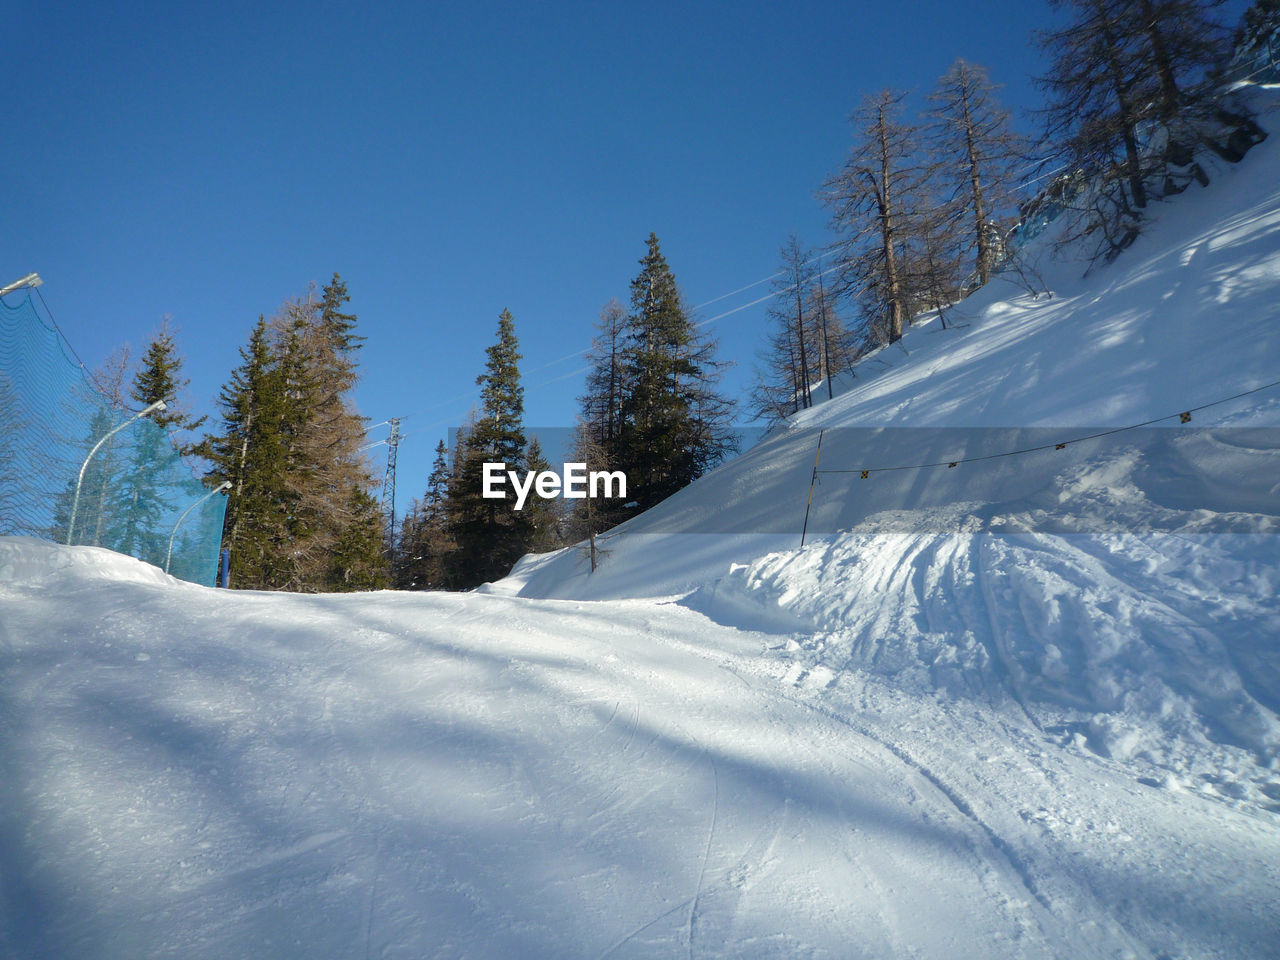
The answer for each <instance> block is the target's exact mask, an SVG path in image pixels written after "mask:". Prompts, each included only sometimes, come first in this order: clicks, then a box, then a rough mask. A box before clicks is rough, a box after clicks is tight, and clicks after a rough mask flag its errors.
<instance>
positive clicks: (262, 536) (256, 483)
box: [200, 317, 290, 589]
mask: <svg viewBox="0 0 1280 960" xmlns="http://www.w3.org/2000/svg"><path fill="white" fill-rule="evenodd" d="M240 358H241V364H240V366H239V367H237V368H236V370H235V371H233V373H232V374H231V379H230V381H228V383H227V384H226V386H224V387H223V388H222V391H221V393H220V394H219V398H218V408H219V411H220V413H221V418H222V424H221V432H220V433H218V434H216V435H212V436H208V437H206V438H205V441H204V443H203V444H202V445H201V449H200V453H201V455H202V456H204V457H205V458H206V459H207V460H208V461H209V462H210V463H211V464H212V469H211V470H210V471H209V473H208V474H207V475H206V482H208V483H210V484H211V485H212V484H217V483H221V482H223V481H230V483H231V489H230V490H229V491H228V496H227V512H226V520H225V523H224V526H223V539H222V546H223V548H224V549H228V550H230V551H231V583H232V585H233V586H236V587H244V588H246V589H269V588H272V587H278V586H280V585H282V583H283V581H284V580H285V579H286V577H287V573H286V571H287V569H288V559H287V558H288V552H289V546H290V517H289V503H290V500H289V496H288V493H287V490H288V484H287V483H286V480H285V473H286V470H287V468H288V460H287V443H288V438H287V436H286V433H285V427H286V410H287V409H288V403H289V401H288V397H287V395H286V390H285V386H286V384H285V377H284V373H283V371H282V369H281V365H280V361H279V358H278V357H277V356H276V355H275V351H274V350H273V347H272V344H271V341H270V336H269V332H268V330H267V325H266V321H265V320H264V319H263V318H262V317H259V318H258V323H257V325H256V326H255V327H254V329H253V332H252V334H251V335H250V337H249V342H248V344H247V345H246V346H244V347H242V348H241V349H240Z"/></svg>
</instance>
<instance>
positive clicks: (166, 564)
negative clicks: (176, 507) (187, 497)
mask: <svg viewBox="0 0 1280 960" xmlns="http://www.w3.org/2000/svg"><path fill="white" fill-rule="evenodd" d="M230 489H231V481H230V480H223V481H222V483H221V484H220V485H218V486H216V487H214V488H213V489H212V490H210V491H209V492H208V493H206V494H205V495H204V496H203V497H201V498H200V499H199V500H197V501H196V502H195V503H193V504H192V505H191V506H189V507H187V509H185V510H183V511H182V516H180V517H179V518H178V522H177V523H175V524H174V525H173V532H172V533H170V534H169V552H168V553H166V554H165V555H164V572H165V573H168V572H169V561H170V560H172V559H173V538H174V537H176V536H177V535H178V528H179V527H180V526H182V521H183V520H185V519H187V514H188V513H190V512H191V511H192V510H194V509H195V508H196V507H198V506H200V504H202V503H204V502H205V501H206V500H208V499H209V498H210V497H212V496H213V495H214V494H215V493H221V492H222V491H223V490H230Z"/></svg>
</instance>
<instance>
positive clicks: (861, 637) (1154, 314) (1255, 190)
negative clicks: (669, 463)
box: [495, 91, 1280, 806]
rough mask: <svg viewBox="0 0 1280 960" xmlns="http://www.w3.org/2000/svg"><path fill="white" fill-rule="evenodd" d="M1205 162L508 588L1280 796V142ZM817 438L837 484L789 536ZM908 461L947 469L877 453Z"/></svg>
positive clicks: (1181, 777)
mask: <svg viewBox="0 0 1280 960" xmlns="http://www.w3.org/2000/svg"><path fill="white" fill-rule="evenodd" d="M1274 101H1275V93H1274V91H1273V92H1272V93H1270V94H1265V95H1261V96H1259V101H1258V102H1259V104H1260V106H1262V107H1264V109H1263V122H1264V124H1265V125H1268V126H1270V127H1273V128H1280V123H1278V122H1277V120H1278V119H1280V117H1278V116H1277V113H1276V110H1275V109H1274V107H1271V108H1268V107H1266V105H1267V104H1268V103H1274ZM1214 177H1215V179H1214V182H1213V183H1212V184H1211V186H1210V187H1209V188H1208V189H1205V190H1197V191H1195V192H1192V193H1188V194H1186V195H1183V196H1182V197H1179V198H1177V199H1176V200H1175V201H1172V202H1169V203H1166V204H1163V205H1161V206H1160V207H1159V208H1158V209H1157V210H1155V211H1154V213H1153V216H1152V218H1151V223H1150V224H1149V226H1148V229H1147V232H1146V234H1145V235H1144V236H1143V237H1142V238H1140V239H1139V240H1138V242H1137V243H1135V244H1134V246H1133V247H1131V248H1130V249H1129V250H1127V251H1126V252H1125V253H1124V254H1123V255H1122V256H1120V257H1119V258H1118V259H1117V260H1116V261H1115V262H1114V263H1111V264H1109V265H1095V266H1094V267H1093V268H1092V269H1091V270H1090V271H1089V273H1088V275H1087V276H1082V274H1083V273H1084V272H1085V265H1083V264H1080V263H1076V262H1058V261H1055V260H1054V259H1053V258H1054V256H1055V254H1054V251H1053V250H1052V246H1051V244H1050V243H1049V242H1048V240H1049V239H1051V238H1045V240H1044V241H1043V242H1041V243H1040V245H1039V246H1038V247H1036V248H1034V249H1031V250H1029V251H1028V253H1027V255H1028V257H1029V258H1030V260H1031V261H1032V262H1033V264H1034V266H1035V267H1036V271H1037V272H1038V273H1039V275H1040V276H1042V277H1043V279H1044V281H1045V283H1046V284H1047V285H1048V287H1049V288H1050V289H1052V291H1053V295H1052V297H1049V296H1046V295H1034V294H1032V293H1031V292H1028V291H1026V290H1022V289H1019V287H1018V286H1017V283H1016V282H1015V281H1016V280H1017V279H1018V278H1016V277H1012V276H1005V277H1004V278H1002V279H1000V280H998V281H996V282H993V283H992V284H990V285H989V286H988V287H987V288H986V289H984V290H981V291H979V292H978V293H977V294H975V295H974V296H973V297H971V298H970V299H968V300H966V301H965V302H964V303H963V304H961V305H960V307H959V308H958V309H956V310H953V311H951V312H950V315H949V322H950V324H951V327H950V328H949V329H946V330H943V329H941V325H940V323H939V322H938V321H937V320H936V319H935V320H933V321H932V322H930V323H928V324H923V325H920V326H918V327H917V328H916V329H914V330H912V331H911V332H909V333H908V335H907V336H906V337H905V338H904V340H903V341H902V346H901V347H898V346H895V347H892V348H888V349H886V350H883V351H881V352H880V354H879V355H878V356H876V357H874V358H872V359H871V360H869V361H865V362H863V363H862V364H860V365H859V367H858V370H857V375H856V377H855V378H854V379H853V380H852V382H851V383H849V384H848V389H847V390H846V392H845V393H843V394H842V395H841V396H838V397H837V398H836V399H835V400H834V401H830V402H827V403H823V404H820V405H818V406H816V407H814V408H812V409H810V410H807V411H804V412H803V413H801V414H800V415H798V416H796V417H795V418H794V419H793V421H792V422H791V423H789V424H788V425H787V427H786V429H784V430H781V431H778V432H777V433H776V434H775V435H774V436H773V437H771V438H769V439H768V440H766V441H765V442H763V443H761V444H760V445H758V446H757V447H755V448H754V449H752V450H750V451H748V452H747V453H746V454H744V455H743V456H742V457H740V458H739V459H737V460H735V461H734V462H732V463H730V464H727V465H726V466H724V467H722V468H721V469H719V470H717V471H715V472H713V473H711V474H710V475H708V476H706V477H704V478H703V479H702V480H700V481H699V482H698V483H696V484H694V485H693V486H691V487H690V488H688V489H686V490H684V491H682V492H681V493H679V494H677V495H676V496H674V497H672V498H671V499H670V500H668V501H667V502H665V503H663V504H661V505H659V506H658V507H657V508H656V509H654V510H651V511H650V512H649V513H647V514H646V515H644V516H642V517H640V518H637V519H636V520H634V521H633V522H631V523H630V524H628V525H626V526H625V527H624V528H621V530H620V531H619V532H618V533H617V534H615V535H614V536H612V537H610V538H609V539H608V542H607V544H606V545H607V547H608V548H609V549H610V551H611V553H610V555H609V556H608V557H607V558H606V560H605V562H604V564H603V566H602V567H601V568H600V569H599V570H598V571H596V572H595V573H594V574H591V573H589V572H588V571H587V569H586V564H585V560H584V558H583V557H582V556H581V554H580V552H575V551H564V552H561V553H559V554H554V555H548V556H542V557H535V558H528V559H526V561H525V562H524V563H523V564H522V565H521V566H520V567H518V568H517V570H516V571H514V573H513V575H512V577H511V578H509V580H508V581H506V582H504V583H503V584H500V585H497V587H496V588H495V589H499V590H504V591H508V592H516V591H518V592H519V593H520V594H521V595H523V596H548V597H565V598H617V597H627V596H644V595H651V596H670V597H679V598H682V599H681V602H682V603H684V604H685V605H687V606H689V607H691V608H693V609H696V610H698V611H700V612H702V613H704V614H705V615H706V616H708V617H710V618H711V619H713V620H716V621H718V622H719V623H721V624H725V625H730V626H742V627H748V628H751V629H769V630H772V631H774V632H776V633H777V634H779V635H780V636H783V637H787V638H789V639H790V641H791V642H792V643H794V644H795V645H796V651H795V660H796V664H797V669H804V670H810V671H813V670H825V671H830V672H832V673H833V674H835V675H840V674H842V673H844V672H846V671H850V670H860V671H868V672H871V673H874V674H877V675H880V676H884V677H888V678H892V679H893V681H894V682H895V683H896V684H898V685H899V686H901V687H904V688H910V689H912V690H914V691H917V692H918V693H919V694H921V695H933V694H935V693H936V694H938V695H941V696H944V697H947V698H951V699H971V700H977V701H979V702H982V703H988V704H1000V703H1006V702H1010V703H1014V704H1016V705H1017V707H1018V709H1019V710H1020V711H1021V712H1023V713H1024V714H1025V716H1026V719H1027V720H1028V721H1029V722H1030V723H1031V724H1032V725H1033V726H1034V727H1035V728H1037V729H1038V730H1040V731H1041V733H1042V734H1043V735H1044V736H1045V737H1046V738H1047V739H1049V740H1051V741H1057V742H1061V743H1066V744H1076V745H1078V746H1079V747H1080V748H1082V749H1087V750H1090V751H1093V752H1095V753H1096V754H1098V755H1101V756H1105V757H1111V758H1115V759H1119V760H1126V761H1131V762H1132V763H1133V764H1134V765H1135V768H1137V767H1141V768H1142V769H1143V773H1142V775H1143V776H1146V777H1147V778H1148V779H1151V780H1153V781H1154V782H1162V783H1167V784H1170V785H1179V784H1202V783H1206V782H1214V783H1216V784H1217V785H1218V787H1220V788H1221V789H1222V790H1223V791H1225V792H1226V793H1228V794H1229V795H1232V796H1237V797H1241V798H1247V799H1248V800H1249V801H1251V802H1254V803H1258V804H1262V805H1264V806H1265V805H1268V804H1272V805H1274V801H1275V800H1276V797H1275V792H1276V791H1275V785H1274V772H1275V769H1276V766H1277V763H1278V762H1280V761H1278V760H1277V758H1278V757H1280V602H1278V601H1277V594H1278V592H1280V382H1278V381H1280V136H1272V137H1271V138H1270V139H1269V140H1268V141H1266V142H1264V143H1263V144H1262V145H1261V146H1259V147H1257V148H1255V149H1254V150H1253V151H1252V152H1251V153H1250V154H1249V155H1248V156H1247V157H1246V158H1245V160H1244V162H1242V163H1241V164H1239V165H1238V166H1235V167H1231V166H1224V167H1222V168H1220V169H1218V170H1216V171H1215V174H1214ZM1019 282H1020V281H1019ZM1240 395H1243V396H1240ZM1229 398H1235V399H1229ZM1224 401H1225V402H1224ZM1181 411H1192V416H1191V421H1190V423H1189V424H1184V423H1183V422H1182V418H1181V417H1180V416H1178V414H1179V413H1180V412H1181ZM1170 415H1172V416H1170ZM1152 420H1159V422H1158V423H1155V424H1151V425H1149V426H1147V427H1144V428H1142V429H1138V430H1121V431H1119V432H1116V433H1109V435H1107V436H1103V437H1098V438H1096V439H1093V440H1090V441H1088V442H1081V443H1070V444H1068V446H1067V447H1066V448H1065V449H1061V450H1060V449H1057V444H1058V442H1059V441H1070V440H1074V439H1076V438H1079V437H1082V436H1089V435H1092V434H1095V433H1099V432H1104V431H1110V430H1112V429H1114V428H1118V427H1127V426H1130V425H1133V424H1143V423H1147V422H1148V421H1152ZM820 431H821V458H820V460H818V466H819V468H820V469H823V470H831V471H843V472H831V473H823V474H820V475H819V483H818V485H817V486H816V487H815V488H814V498H813V504H812V511H811V514H810V516H809V521H808V543H807V545H806V546H805V547H804V548H801V547H800V546H799V539H800V536H799V535H800V531H801V528H802V524H803V523H804V517H805V511H806V506H807V503H808V501H807V497H808V492H809V482H810V479H811V477H812V476H813V470H814V464H815V457H816V455H817V454H818V442H819V432H820ZM1024 449H1031V450H1033V451H1034V452H1030V453H1026V454H1024V455H1018V456H1008V457H1006V456H1001V454H1003V453H1006V452H1008V451H1016V450H1024ZM949 463H950V464H954V466H953V467H949V466H947V464H949ZM914 464H937V466H932V467H928V468H923V469H905V470H898V469H888V470H885V469H883V468H896V467H900V466H910V465H914ZM864 469H867V470H869V474H868V476H867V477H865V478H864V477H863V476H862V474H861V471H862V470H864ZM1215 789H1217V788H1215Z"/></svg>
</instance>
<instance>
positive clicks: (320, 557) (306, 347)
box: [272, 274, 385, 590]
mask: <svg viewBox="0 0 1280 960" xmlns="http://www.w3.org/2000/svg"><path fill="white" fill-rule="evenodd" d="M349 300H350V296H349V295H348V293H347V287H346V284H345V283H343V282H342V280H341V278H340V277H339V276H338V275H337V274H334V277H333V280H332V281H331V282H330V283H329V284H328V285H327V286H326V287H325V288H324V289H323V291H322V295H321V297H320V298H319V299H318V300H317V298H316V297H315V296H314V295H312V294H311V293H308V295H307V296H305V297H303V298H299V299H298V300H295V301H292V302H289V303H286V304H285V306H284V307H283V308H282V310H281V311H280V313H278V314H277V316H276V317H275V318H274V319H273V321H272V329H273V331H274V336H275V341H276V344H275V350H276V353H277V355H278V357H279V367H280V372H281V377H282V379H283V381H284V391H285V395H286V398H287V404H286V406H285V411H284V417H283V434H284V438H285V451H286V452H285V480H286V491H285V493H286V514H287V516H288V524H289V540H290V549H289V551H288V554H287V574H286V576H285V578H284V582H283V583H281V584H279V585H280V586H282V587H285V588H287V589H292V590H321V589H342V588H345V586H346V585H352V584H357V585H358V586H352V587H350V588H351V589H359V588H362V587H363V585H367V584H368V583H371V582H375V581H378V580H379V579H380V578H381V577H382V576H383V575H384V574H385V557H384V556H383V552H382V547H381V545H379V547H378V549H377V551H376V554H375V553H374V552H369V553H367V555H364V556H362V557H360V558H356V557H355V556H353V555H352V554H351V553H350V551H351V550H352V549H355V545H361V546H360V549H363V550H371V548H369V546H368V543H369V541H368V538H367V536H366V533H367V529H366V528H367V526H368V523H369V511H368V500H369V498H371V497H372V493H371V492H370V491H371V490H372V488H373V486H374V479H373V475H372V473H371V470H370V466H369V464H368V461H367V459H366V458H365V456H364V453H363V447H364V433H365V423H366V421H365V418H364V417H361V416H360V415H359V414H358V413H356V411H355V409H354V407H353V406H352V404H351V401H350V399H349V395H350V392H351V390H352V389H353V388H354V386H355V385H356V383H357V381H358V379H359V374H358V370H357V365H356V361H355V356H354V354H355V351H356V350H358V349H359V347H360V343H361V340H362V339H363V338H361V337H358V336H356V335H355V333H354V329H355V323H356V318H355V315H354V314H350V313H344V312H343V306H344V304H346V303H347V302H348V301H349ZM339 543H341V544H342V545H343V551H344V552H343V553H341V554H339V553H335V550H336V549H337V545H338V544H339ZM379 544H380V541H379ZM353 564H354V566H353ZM356 568H359V569H361V570H364V571H365V572H364V573H359V574H356V573H353V570H355V569H356ZM375 569H382V570H383V573H380V574H376V575H375V574H374V573H373V572H372V571H374V570H375Z"/></svg>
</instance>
